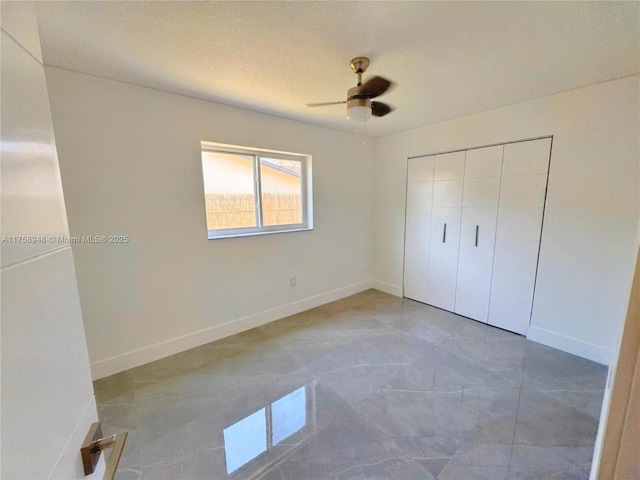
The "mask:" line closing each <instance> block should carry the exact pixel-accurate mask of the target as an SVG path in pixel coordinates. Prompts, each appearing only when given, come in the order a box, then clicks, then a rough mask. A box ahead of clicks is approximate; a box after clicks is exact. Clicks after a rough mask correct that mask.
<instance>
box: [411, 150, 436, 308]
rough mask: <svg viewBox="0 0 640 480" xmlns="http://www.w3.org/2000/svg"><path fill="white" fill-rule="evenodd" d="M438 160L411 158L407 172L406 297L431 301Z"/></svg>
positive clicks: (431, 157) (432, 158)
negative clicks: (432, 243) (436, 163)
mask: <svg viewBox="0 0 640 480" xmlns="http://www.w3.org/2000/svg"><path fill="white" fill-rule="evenodd" d="M433 165H434V157H433V156H430V157H421V158H411V159H409V163H408V167H407V168H408V170H407V211H406V230H405V246H404V251H405V257H404V296H405V297H408V298H412V299H414V300H418V301H420V302H426V301H427V279H428V272H429V250H430V248H429V243H430V242H431V208H432V198H433Z"/></svg>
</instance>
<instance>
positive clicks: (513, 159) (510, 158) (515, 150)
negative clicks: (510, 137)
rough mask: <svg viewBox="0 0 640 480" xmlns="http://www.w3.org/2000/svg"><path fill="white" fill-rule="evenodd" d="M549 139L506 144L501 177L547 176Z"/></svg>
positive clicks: (549, 149)
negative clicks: (539, 174)
mask: <svg viewBox="0 0 640 480" xmlns="http://www.w3.org/2000/svg"><path fill="white" fill-rule="evenodd" d="M550 153H551V139H550V138H541V139H540V140H529V141H527V142H517V143H508V144H507V145H505V146H504V162H503V166H502V174H503V175H531V174H535V173H542V174H544V175H546V174H547V170H548V169H549V154H550Z"/></svg>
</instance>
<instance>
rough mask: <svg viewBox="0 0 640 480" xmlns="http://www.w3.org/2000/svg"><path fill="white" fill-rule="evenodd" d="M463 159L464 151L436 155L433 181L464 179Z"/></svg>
mask: <svg viewBox="0 0 640 480" xmlns="http://www.w3.org/2000/svg"><path fill="white" fill-rule="evenodd" d="M464 157H465V152H464V151H462V152H453V153H445V154H442V155H436V156H435V163H434V171H433V172H434V173H433V179H434V180H435V181H440V180H459V179H462V178H464Z"/></svg>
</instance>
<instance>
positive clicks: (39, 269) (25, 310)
mask: <svg viewBox="0 0 640 480" xmlns="http://www.w3.org/2000/svg"><path fill="white" fill-rule="evenodd" d="M34 8H35V7H34V5H33V4H31V3H29V2H3V5H2V39H1V42H2V60H1V69H2V72H1V76H2V85H1V89H2V92H1V95H2V130H1V139H2V152H1V167H0V168H1V169H2V189H1V196H2V198H1V202H2V238H3V241H2V256H1V257H2V262H1V284H2V290H1V292H2V293H1V296H2V298H1V303H2V332H1V335H0V337H1V350H2V465H1V467H0V477H2V478H4V479H29V480H39V479H47V478H53V479H65V480H71V479H78V478H88V477H85V476H84V471H83V469H82V462H81V459H80V446H81V444H82V441H83V439H84V437H85V435H86V434H87V432H88V430H89V427H90V425H91V424H92V423H93V422H96V421H97V412H96V405H95V400H94V396H93V385H92V382H91V374H90V371H89V358H88V354H87V347H86V344H85V336H84V330H83V324H82V314H81V311H80V301H79V297H78V288H77V284H76V276H75V270H74V264H73V256H72V252H71V246H70V245H69V244H67V243H65V242H64V240H63V239H60V238H59V237H65V236H68V235H69V230H68V228H67V217H66V211H65V206H64V197H63V194H62V184H61V181H60V175H59V168H58V159H57V156H56V150H55V141H54V136H53V128H52V123H51V113H50V109H49V100H48V96H47V88H46V84H45V76H44V68H43V66H42V60H41V55H40V49H39V38H38V32H37V29H36V28H35V25H36V17H35V9H34ZM30 26H32V28H29V27H30ZM16 39H18V40H16ZM92 478H94V477H92Z"/></svg>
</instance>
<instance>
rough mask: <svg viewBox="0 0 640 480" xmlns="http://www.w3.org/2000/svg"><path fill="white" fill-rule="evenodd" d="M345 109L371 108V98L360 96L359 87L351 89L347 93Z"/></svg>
mask: <svg viewBox="0 0 640 480" xmlns="http://www.w3.org/2000/svg"><path fill="white" fill-rule="evenodd" d="M347 95H348V97H347V108H353V107H369V108H371V98H369V97H368V96H367V95H360V87H352V88H350V89H349V91H348V93H347Z"/></svg>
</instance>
